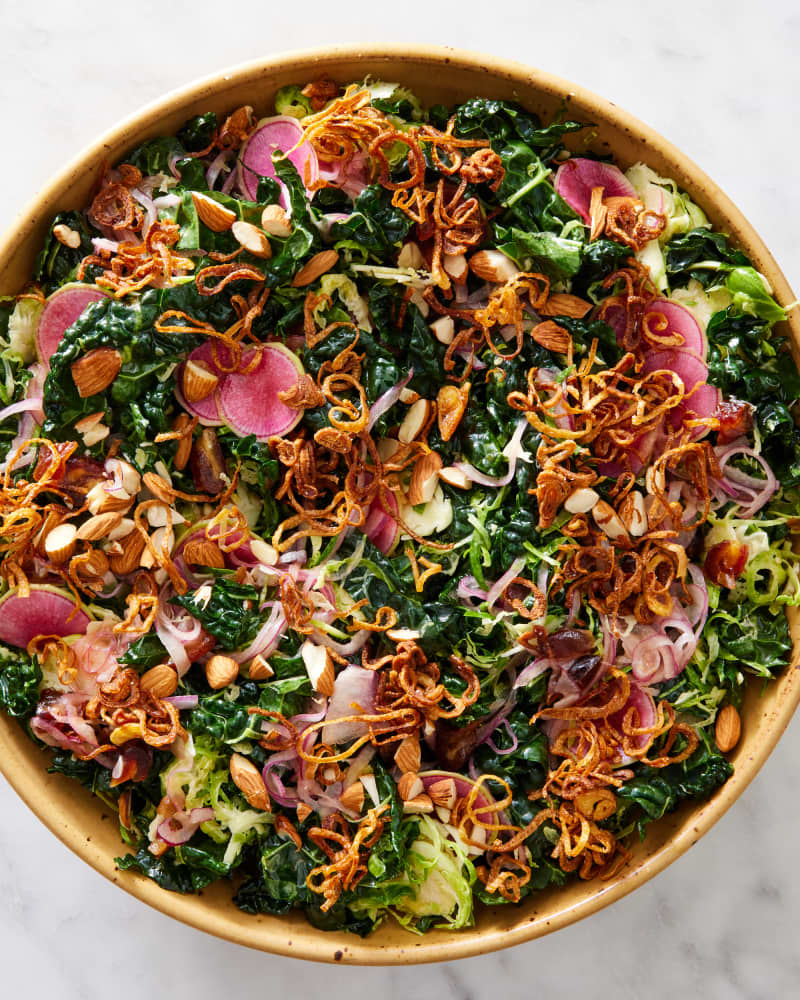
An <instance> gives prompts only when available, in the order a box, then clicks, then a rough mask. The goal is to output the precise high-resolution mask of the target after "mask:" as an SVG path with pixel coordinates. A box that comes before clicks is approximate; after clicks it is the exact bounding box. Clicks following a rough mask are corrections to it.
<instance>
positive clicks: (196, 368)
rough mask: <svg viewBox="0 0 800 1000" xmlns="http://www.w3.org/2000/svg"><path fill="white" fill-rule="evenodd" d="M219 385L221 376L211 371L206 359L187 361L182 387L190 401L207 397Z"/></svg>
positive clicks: (195, 401) (194, 401)
mask: <svg viewBox="0 0 800 1000" xmlns="http://www.w3.org/2000/svg"><path fill="white" fill-rule="evenodd" d="M218 385H219V376H218V375H216V374H215V373H214V372H212V371H211V366H210V365H208V364H207V363H206V362H205V361H192V360H191V359H190V360H189V361H187V362H186V365H185V367H184V369H183V380H182V389H183V394H184V396H185V397H186V399H187V402H189V403H198V402H199V401H200V400H201V399H206V397H208V396H210V395H211V393H212V392H213V391H214V390H215V389H216V388H217V386H218Z"/></svg>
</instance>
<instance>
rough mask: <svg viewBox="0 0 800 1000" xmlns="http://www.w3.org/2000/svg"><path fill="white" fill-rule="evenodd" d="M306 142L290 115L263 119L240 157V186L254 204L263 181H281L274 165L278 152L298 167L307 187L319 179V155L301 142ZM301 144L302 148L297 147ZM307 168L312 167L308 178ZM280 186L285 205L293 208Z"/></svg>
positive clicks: (284, 189) (306, 143)
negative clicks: (273, 157)
mask: <svg viewBox="0 0 800 1000" xmlns="http://www.w3.org/2000/svg"><path fill="white" fill-rule="evenodd" d="M302 138H303V129H302V127H301V125H300V123H299V122H298V121H297V119H296V118H290V117H289V116H288V115H277V116H276V117H275V118H263V119H262V120H261V121H260V122H259V123H258V128H257V129H256V131H255V132H254V133H253V134H252V135H251V136H250V138H249V139H248V140H247V142H246V143H245V144H244V146H243V147H242V151H241V153H240V154H239V184H240V186H241V188H242V190H243V191H244V193H245V194H246V195H247V197H248V198H249V199H250V201H256V200H257V192H258V181H259V178H260V177H272V178H274V179H275V180H278V178H277V177H276V175H275V164H274V163H273V162H272V154H273V153H274V152H276V151H280V152H283V153H288V154H289V160H290V161H291V162H292V163H293V164H294V166H295V167H296V169H297V172H298V173H299V174H300V179H301V180H302V181H303V183H304V184H307V183H311V182H313V181H315V180H317V179H318V177H319V163H318V162H317V154H316V153H315V152H314V149H313V147H312V146H311V144H310V143H308V142H302V141H301V140H302ZM298 143H300V145H297V144H298ZM295 147H297V148H295ZM306 165H308V176H306ZM278 183H279V184H280V185H281V188H282V192H281V205H283V207H284V208H289V196H288V193H287V191H286V187H285V185H284V184H283V183H282V182H281V181H278Z"/></svg>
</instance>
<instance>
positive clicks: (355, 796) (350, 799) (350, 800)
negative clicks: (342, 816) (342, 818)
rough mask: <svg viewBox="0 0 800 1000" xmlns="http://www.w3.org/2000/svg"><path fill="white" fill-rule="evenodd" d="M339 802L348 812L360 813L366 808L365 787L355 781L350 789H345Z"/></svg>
mask: <svg viewBox="0 0 800 1000" xmlns="http://www.w3.org/2000/svg"><path fill="white" fill-rule="evenodd" d="M339 801H340V802H341V804H342V808H343V809H346V810H347V811H348V812H354V813H360V812H361V810H362V809H363V808H364V786H363V785H362V784H361V782H360V781H354V782H353V784H352V785H350V787H349V788H345V790H344V791H343V792H342V794H341V795H340V796H339Z"/></svg>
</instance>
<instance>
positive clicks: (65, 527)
mask: <svg viewBox="0 0 800 1000" xmlns="http://www.w3.org/2000/svg"><path fill="white" fill-rule="evenodd" d="M77 535H78V531H77V528H76V527H75V525H74V524H69V523H66V524H57V525H56V527H55V528H53V529H52V530H51V531H49V532H48V534H47V537H46V538H45V540H44V551H45V555H46V556H47V558H48V559H49V560H50V562H52V563H65V562H66V561H67V560H68V559H70V558H72V554H73V553H74V551H75V539H76V538H77Z"/></svg>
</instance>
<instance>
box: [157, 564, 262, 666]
mask: <svg viewBox="0 0 800 1000" xmlns="http://www.w3.org/2000/svg"><path fill="white" fill-rule="evenodd" d="M258 599H259V594H258V591H257V590H256V588H255V587H251V586H250V585H248V584H244V583H236V582H235V581H234V580H233V579H228V578H219V579H217V580H215V581H214V585H213V587H212V588H211V596H210V597H209V598H208V599H207V600H206V599H202V600H199V599H198V598H197V596H196V594H195V593H194V592H190V593H188V594H184V595H183V596H175V597H173V598H172V601H173V603H175V604H180V605H181V607H184V608H186V610H187V611H188V612H190V614H192V615H193V616H194V617H195V618H196V619H197V620H198V621H199V622H200V624H201V625H202V626H203V628H204V629H205V630H206V632H209V633H210V634H211V635H213V636H214V638H215V639H218V640H219V641H220V643H221V645H222V646H223V647H224V648H225V649H228V650H234V649H239V648H241V647H243V646H246V645H247V644H248V643H249V642H250V641H251V640H252V639H253V638H255V635H256V633H257V632H258V630H259V628H261V624H262V617H263V616H262V614H261V612H260V611H259V608H258Z"/></svg>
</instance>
